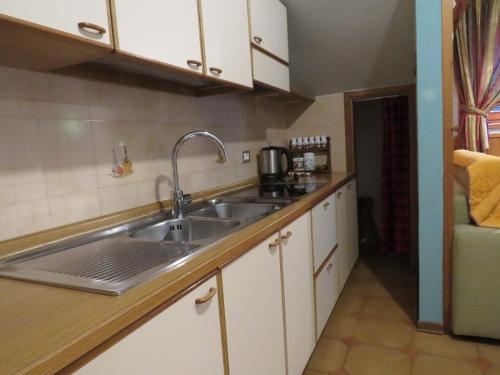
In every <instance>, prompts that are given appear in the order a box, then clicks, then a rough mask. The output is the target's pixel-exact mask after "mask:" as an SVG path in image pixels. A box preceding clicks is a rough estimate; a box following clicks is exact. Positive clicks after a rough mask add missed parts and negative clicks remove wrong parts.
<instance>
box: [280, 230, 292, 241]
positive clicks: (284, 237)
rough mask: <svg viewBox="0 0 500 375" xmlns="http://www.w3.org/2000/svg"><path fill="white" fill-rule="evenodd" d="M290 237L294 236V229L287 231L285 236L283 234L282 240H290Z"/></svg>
mask: <svg viewBox="0 0 500 375" xmlns="http://www.w3.org/2000/svg"><path fill="white" fill-rule="evenodd" d="M290 237H292V231H288V232H286V234H284V235H283V236H281V239H282V240H288V239H289V238H290Z"/></svg>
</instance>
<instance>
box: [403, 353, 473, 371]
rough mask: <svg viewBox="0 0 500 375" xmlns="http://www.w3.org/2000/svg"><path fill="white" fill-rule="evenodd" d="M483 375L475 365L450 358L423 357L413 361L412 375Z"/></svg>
mask: <svg viewBox="0 0 500 375" xmlns="http://www.w3.org/2000/svg"><path fill="white" fill-rule="evenodd" d="M445 374H446V375H447V374H450V375H482V371H481V370H479V368H477V367H475V366H474V365H472V364H470V363H467V362H464V361H457V360H455V359H450V358H441V357H434V356H430V355H421V356H418V357H416V358H415V360H414V361H413V373H412V375H445Z"/></svg>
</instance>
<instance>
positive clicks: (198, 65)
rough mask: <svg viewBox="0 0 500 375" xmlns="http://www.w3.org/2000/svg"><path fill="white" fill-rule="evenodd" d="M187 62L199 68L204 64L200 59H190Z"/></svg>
mask: <svg viewBox="0 0 500 375" xmlns="http://www.w3.org/2000/svg"><path fill="white" fill-rule="evenodd" d="M187 64H188V65H189V66H192V67H193V68H199V67H200V66H201V65H202V64H201V62H200V61H198V60H188V61H187Z"/></svg>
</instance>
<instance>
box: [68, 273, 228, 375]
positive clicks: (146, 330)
mask: <svg viewBox="0 0 500 375" xmlns="http://www.w3.org/2000/svg"><path fill="white" fill-rule="evenodd" d="M216 288H217V282H216V278H215V276H214V277H212V278H211V279H209V280H207V281H206V282H204V283H203V284H201V285H200V286H199V287H197V288H196V289H194V290H193V291H192V292H190V293H189V294H187V295H186V296H184V297H183V298H181V299H180V300H179V301H177V302H175V303H174V304H173V305H172V306H170V307H168V308H167V309H166V310H165V311H163V312H161V313H160V314H159V315H157V316H155V317H154V318H153V319H151V320H150V321H149V322H147V323H145V324H144V325H142V326H141V327H139V328H138V329H136V330H135V331H133V332H132V333H130V334H129V335H128V336H126V337H125V338H124V339H122V340H121V341H119V342H118V343H116V344H115V345H113V346H112V347H111V348H109V349H108V350H106V351H105V352H104V353H102V354H101V355H100V356H98V357H97V358H95V359H94V360H92V361H91V362H89V363H88V364H86V365H85V366H84V367H82V368H81V369H80V370H78V371H77V374H89V375H107V374H123V375H129V374H130V375H135V374H172V375H174V374H175V375H177V374H179V375H180V374H182V375H199V374H214V375H222V374H224V361H223V354H222V338H221V337H222V336H221V324H220V319H219V301H218V298H217V297H218V295H217V289H216Z"/></svg>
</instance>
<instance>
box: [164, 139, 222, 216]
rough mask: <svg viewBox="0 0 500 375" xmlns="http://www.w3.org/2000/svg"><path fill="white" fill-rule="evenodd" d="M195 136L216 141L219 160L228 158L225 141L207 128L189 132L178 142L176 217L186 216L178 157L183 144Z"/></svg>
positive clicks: (174, 162)
mask: <svg viewBox="0 0 500 375" xmlns="http://www.w3.org/2000/svg"><path fill="white" fill-rule="evenodd" d="M195 137H206V138H209V139H211V140H212V141H214V142H215V143H216V144H217V146H219V157H218V159H217V162H220V163H224V162H225V161H226V160H227V159H228V157H229V156H228V153H227V148H226V145H225V144H224V142H222V141H221V140H220V138H218V137H217V136H216V135H214V134H212V133H210V132H208V131H206V130H196V131H193V132H190V133H187V134H184V135H183V136H182V137H181V138H179V140H178V141H177V142H176V144H175V146H174V148H173V150H172V173H173V175H174V191H173V192H172V215H173V216H174V217H175V218H182V217H183V216H184V206H185V202H184V199H185V196H184V194H183V192H182V190H181V188H180V186H179V173H178V171H177V157H178V154H179V150H180V149H181V147H182V145H183V144H184V143H186V141H188V140H189V139H191V138H195Z"/></svg>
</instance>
